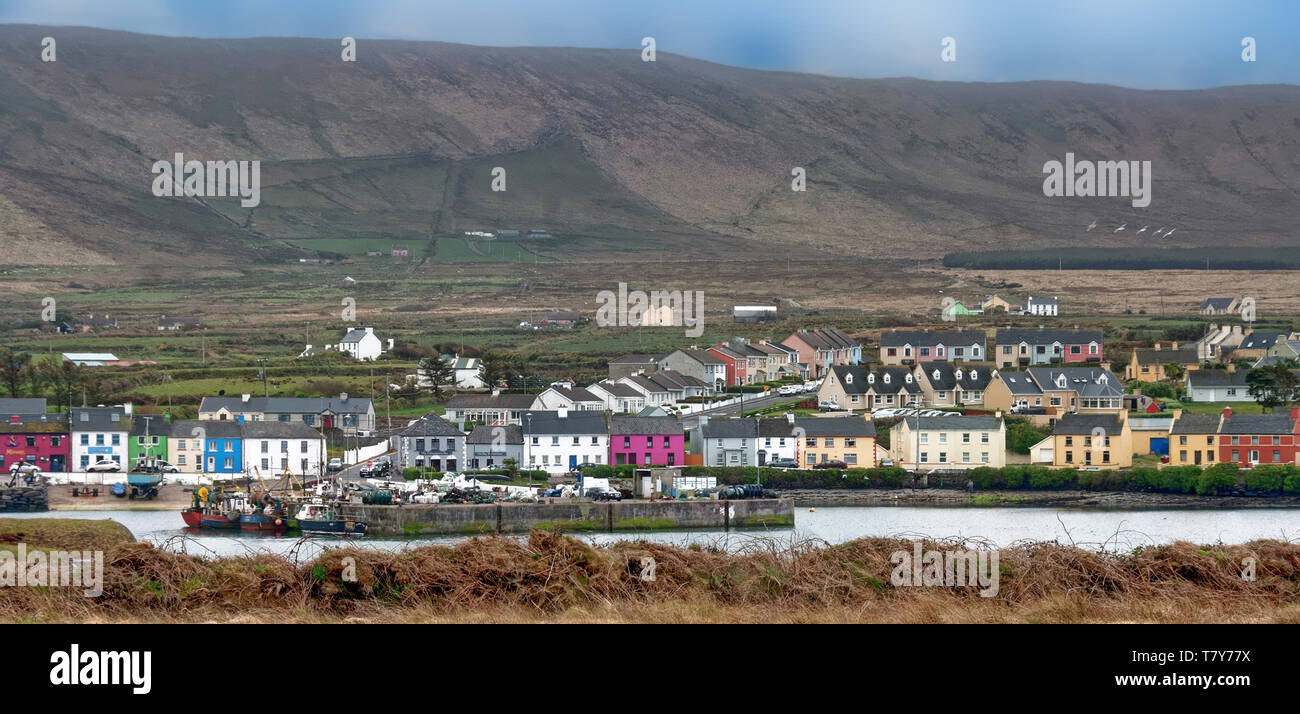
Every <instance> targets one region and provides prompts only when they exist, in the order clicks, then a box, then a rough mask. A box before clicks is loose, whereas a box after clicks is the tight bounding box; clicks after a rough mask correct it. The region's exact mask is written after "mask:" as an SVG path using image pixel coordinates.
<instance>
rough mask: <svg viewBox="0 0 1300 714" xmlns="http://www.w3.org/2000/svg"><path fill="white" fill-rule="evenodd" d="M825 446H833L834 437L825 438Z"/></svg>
mask: <svg viewBox="0 0 1300 714" xmlns="http://www.w3.org/2000/svg"><path fill="white" fill-rule="evenodd" d="M825 446H835V439H834V437H830V436H828V437H826V444H825Z"/></svg>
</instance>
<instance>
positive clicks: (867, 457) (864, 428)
mask: <svg viewBox="0 0 1300 714" xmlns="http://www.w3.org/2000/svg"><path fill="white" fill-rule="evenodd" d="M763 421H772V422H780V421H781V420H780V419H764V420H763ZM793 434H794V437H795V439H796V445H797V447H798V449H799V451H798V452H797V455H796V460H797V461H798V463H799V466H800V467H801V468H812V467H813V466H814V465H815V464H818V463H829V462H834V461H841V462H843V463H844V465H845V467H846V468H851V469H854V468H858V469H870V468H875V467H876V466H877V465H878V462H877V461H876V425H875V424H874V423H873V422H872V421H871V419H870V418H869V417H866V418H864V417H858V416H845V417H802V418H797V419H795V420H794V429H793ZM799 440H802V442H803V443H802V444H799Z"/></svg>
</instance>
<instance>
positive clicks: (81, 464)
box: [70, 404, 131, 471]
mask: <svg viewBox="0 0 1300 714" xmlns="http://www.w3.org/2000/svg"><path fill="white" fill-rule="evenodd" d="M70 429H71V436H72V450H71V452H70V456H71V458H72V468H73V469H75V470H77V471H85V470H86V467H87V466H90V465H92V464H97V463H99V462H100V461H114V462H116V463H117V464H118V466H120V467H121V468H122V469H123V470H125V469H126V468H127V466H128V464H129V460H128V446H127V437H128V436H129V434H130V431H131V405H130V404H122V405H119V406H115V407H73V408H72V422H71V425H70Z"/></svg>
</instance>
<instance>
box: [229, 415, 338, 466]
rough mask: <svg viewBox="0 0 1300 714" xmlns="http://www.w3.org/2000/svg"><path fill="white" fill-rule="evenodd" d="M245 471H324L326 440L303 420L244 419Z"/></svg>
mask: <svg viewBox="0 0 1300 714" xmlns="http://www.w3.org/2000/svg"><path fill="white" fill-rule="evenodd" d="M242 433H243V435H244V469H243V471H244V473H246V474H247V473H259V474H261V475H262V476H265V477H270V476H280V475H282V474H284V472H285V471H288V472H289V473H291V474H293V475H295V476H319V475H322V474H324V469H323V466H324V464H325V461H326V459H325V439H324V438H322V437H321V434H320V432H318V431H316V430H315V429H313V428H311V427H310V426H307V425H306V424H303V423H302V422H282V421H249V422H244V424H243V429H242Z"/></svg>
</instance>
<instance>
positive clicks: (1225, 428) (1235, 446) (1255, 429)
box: [1219, 407, 1300, 468]
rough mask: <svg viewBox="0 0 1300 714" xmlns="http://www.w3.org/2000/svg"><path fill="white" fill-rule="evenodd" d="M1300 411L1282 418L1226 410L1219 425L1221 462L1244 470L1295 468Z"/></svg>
mask: <svg viewBox="0 0 1300 714" xmlns="http://www.w3.org/2000/svg"><path fill="white" fill-rule="evenodd" d="M1298 429H1300V407H1291V410H1290V412H1287V413H1281V414H1234V413H1233V412H1232V407H1224V409H1223V421H1222V422H1220V423H1219V462H1220V463H1234V464H1237V465H1238V466H1240V467H1243V468H1248V467H1250V466H1257V465H1260V464H1264V465H1282V464H1294V463H1295V462H1296V461H1295V458H1296V438H1297V437H1296V434H1297V430H1298Z"/></svg>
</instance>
